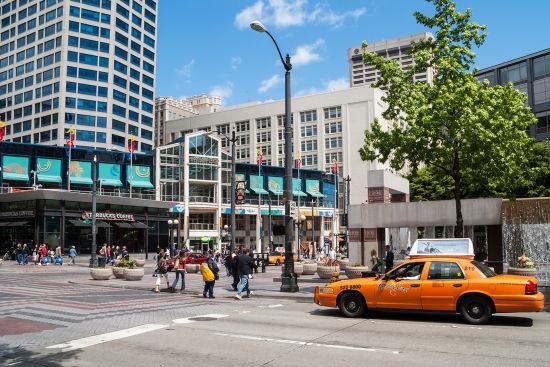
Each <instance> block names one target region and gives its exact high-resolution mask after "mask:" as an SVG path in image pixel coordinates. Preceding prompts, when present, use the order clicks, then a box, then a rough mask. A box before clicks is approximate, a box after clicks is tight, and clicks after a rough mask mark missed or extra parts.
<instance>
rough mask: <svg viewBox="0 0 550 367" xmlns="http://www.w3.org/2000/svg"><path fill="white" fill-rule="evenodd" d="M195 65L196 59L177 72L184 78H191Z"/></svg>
mask: <svg viewBox="0 0 550 367" xmlns="http://www.w3.org/2000/svg"><path fill="white" fill-rule="evenodd" d="M193 65H195V60H194V59H193V60H191V61H189V62H188V63H187V64H185V65H183V66H182V67H181V68H179V69H176V72H177V73H178V74H180V75H183V76H184V77H187V78H189V77H191V75H193V73H192V68H193Z"/></svg>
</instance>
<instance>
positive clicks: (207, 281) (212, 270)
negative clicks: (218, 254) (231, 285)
mask: <svg viewBox="0 0 550 367" xmlns="http://www.w3.org/2000/svg"><path fill="white" fill-rule="evenodd" d="M206 254H207V253H206V252H205V255H206ZM200 268H201V274H202V280H204V290H203V292H202V296H203V297H204V298H206V294H207V293H208V298H216V297H214V284H215V283H216V279H219V275H218V273H219V271H220V269H219V268H218V265H217V264H216V262H215V261H214V259H213V258H212V255H210V256H209V258H208V260H206V261H205V262H203V263H202V264H201V266H200Z"/></svg>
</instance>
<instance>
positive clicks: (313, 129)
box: [300, 125, 317, 138]
mask: <svg viewBox="0 0 550 367" xmlns="http://www.w3.org/2000/svg"><path fill="white" fill-rule="evenodd" d="M300 133H301V136H302V138H305V137H309V136H317V125H310V126H302V127H301V128H300Z"/></svg>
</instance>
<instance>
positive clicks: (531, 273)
mask: <svg viewBox="0 0 550 367" xmlns="http://www.w3.org/2000/svg"><path fill="white" fill-rule="evenodd" d="M537 273H538V272H537V269H536V268H513V267H509V268H508V274H511V275H522V276H525V277H536V276H537Z"/></svg>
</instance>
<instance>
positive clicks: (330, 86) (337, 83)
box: [296, 77, 349, 96]
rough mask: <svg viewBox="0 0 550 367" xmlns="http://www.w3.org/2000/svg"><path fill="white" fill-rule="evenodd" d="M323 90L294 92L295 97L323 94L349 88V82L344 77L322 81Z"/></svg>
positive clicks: (313, 89)
mask: <svg viewBox="0 0 550 367" xmlns="http://www.w3.org/2000/svg"><path fill="white" fill-rule="evenodd" d="M322 83H323V88H321V89H318V88H307V89H301V90H299V91H298V92H296V96H307V95H310V94H317V93H325V92H334V91H337V90H342V89H347V88H349V80H348V79H347V78H346V77H341V78H338V79H332V80H329V81H323V82H322Z"/></svg>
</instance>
